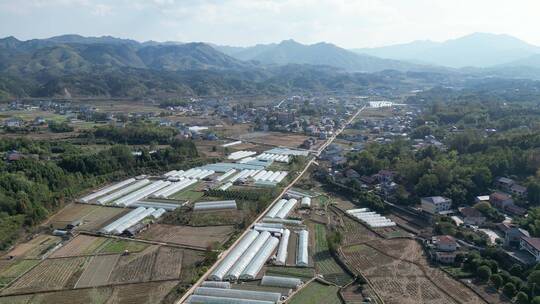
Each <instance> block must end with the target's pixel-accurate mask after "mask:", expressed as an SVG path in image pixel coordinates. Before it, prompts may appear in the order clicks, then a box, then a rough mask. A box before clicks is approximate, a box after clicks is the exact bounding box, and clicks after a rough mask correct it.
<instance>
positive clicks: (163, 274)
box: [152, 246, 184, 280]
mask: <svg viewBox="0 0 540 304" xmlns="http://www.w3.org/2000/svg"><path fill="white" fill-rule="evenodd" d="M183 256H184V252H183V250H182V249H177V248H171V247H165V246H162V247H160V248H159V249H158V253H157V256H156V261H155V263H154V269H152V280H171V279H173V280H178V279H179V278H180V273H181V271H182V259H183Z"/></svg>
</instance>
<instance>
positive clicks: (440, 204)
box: [420, 196, 452, 214]
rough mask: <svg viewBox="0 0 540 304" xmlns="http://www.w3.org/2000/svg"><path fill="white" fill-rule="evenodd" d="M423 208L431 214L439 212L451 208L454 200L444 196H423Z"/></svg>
mask: <svg viewBox="0 0 540 304" xmlns="http://www.w3.org/2000/svg"><path fill="white" fill-rule="evenodd" d="M420 204H421V207H422V210H424V211H425V212H427V213H430V214H439V213H441V212H444V211H448V210H450V208H451V207H452V200H451V199H449V198H446V197H442V196H430V197H423V198H422V199H421V200H420Z"/></svg>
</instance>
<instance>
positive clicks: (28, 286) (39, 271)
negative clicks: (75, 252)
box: [2, 257, 87, 294]
mask: <svg viewBox="0 0 540 304" xmlns="http://www.w3.org/2000/svg"><path fill="white" fill-rule="evenodd" d="M86 261H87V258H82V257H80V258H63V259H47V260H44V261H43V262H42V263H41V264H39V265H38V266H36V267H34V268H33V269H32V270H30V271H29V272H27V273H26V274H24V275H23V276H22V277H20V278H19V279H18V280H16V281H15V282H14V283H13V284H12V285H11V286H9V287H8V288H7V289H5V290H4V291H2V294H10V293H16V292H25V291H32V292H33V291H43V290H57V289H62V288H66V287H67V288H69V287H70V286H66V285H68V284H67V283H68V282H69V281H71V279H72V276H73V275H76V274H77V273H78V272H79V270H80V269H82V268H83V267H84V265H85V263H86Z"/></svg>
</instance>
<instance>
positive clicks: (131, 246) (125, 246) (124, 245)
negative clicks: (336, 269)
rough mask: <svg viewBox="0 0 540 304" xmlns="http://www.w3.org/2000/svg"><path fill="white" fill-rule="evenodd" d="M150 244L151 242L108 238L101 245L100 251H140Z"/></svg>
mask: <svg viewBox="0 0 540 304" xmlns="http://www.w3.org/2000/svg"><path fill="white" fill-rule="evenodd" d="M149 246H150V244H147V243H143V242H136V241H127V240H118V239H107V241H106V242H105V244H103V245H101V246H100V247H101V249H100V250H99V253H123V252H124V251H126V250H127V251H129V252H140V251H142V250H144V249H146V248H147V247H149Z"/></svg>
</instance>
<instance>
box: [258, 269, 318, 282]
mask: <svg viewBox="0 0 540 304" xmlns="http://www.w3.org/2000/svg"><path fill="white" fill-rule="evenodd" d="M266 274H267V275H283V276H289V277H297V278H307V279H311V278H313V277H314V276H315V270H314V269H313V268H297V267H268V268H267V269H266Z"/></svg>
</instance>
